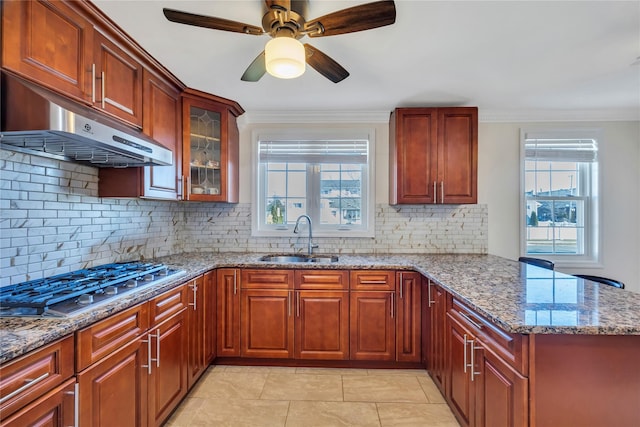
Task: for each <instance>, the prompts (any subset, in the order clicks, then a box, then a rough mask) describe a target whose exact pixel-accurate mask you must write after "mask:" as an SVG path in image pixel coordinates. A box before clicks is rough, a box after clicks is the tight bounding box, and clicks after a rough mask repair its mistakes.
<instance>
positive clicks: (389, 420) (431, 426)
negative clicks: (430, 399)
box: [377, 403, 460, 427]
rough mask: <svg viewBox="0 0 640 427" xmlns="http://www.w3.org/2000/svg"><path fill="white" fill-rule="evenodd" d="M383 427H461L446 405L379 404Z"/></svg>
mask: <svg viewBox="0 0 640 427" xmlns="http://www.w3.org/2000/svg"><path fill="white" fill-rule="evenodd" d="M377 407H378V414H379V415H380V424H381V425H382V427H396V426H409V427H416V426H420V427H459V426H460V425H459V424H458V422H457V421H456V419H455V417H454V416H453V413H451V410H450V409H449V407H448V406H447V405H446V404H439V403H435V404H434V403H427V404H407V403H378V404H377Z"/></svg>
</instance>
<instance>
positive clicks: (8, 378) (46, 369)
mask: <svg viewBox="0 0 640 427" xmlns="http://www.w3.org/2000/svg"><path fill="white" fill-rule="evenodd" d="M73 347H74V342H73V335H69V336H68V337H66V338H63V339H61V340H60V341H56V342H54V343H51V344H49V345H47V346H45V347H42V348H40V349H38V350H35V351H33V352H31V353H28V354H26V355H24V356H22V357H20V358H19V359H17V360H14V361H11V362H9V363H7V364H6V365H3V366H1V367H0V396H2V397H0V419H5V418H6V417H8V416H9V415H11V414H12V413H14V412H16V411H17V410H18V409H20V408H22V407H24V406H25V405H27V404H28V403H30V402H31V401H33V400H35V399H36V398H38V397H39V396H41V395H42V394H44V393H45V392H48V391H49V390H51V389H53V388H54V387H56V386H57V385H59V384H62V382H63V381H65V380H66V379H68V378H71V376H73Z"/></svg>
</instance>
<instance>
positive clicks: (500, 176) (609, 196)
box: [478, 121, 640, 292]
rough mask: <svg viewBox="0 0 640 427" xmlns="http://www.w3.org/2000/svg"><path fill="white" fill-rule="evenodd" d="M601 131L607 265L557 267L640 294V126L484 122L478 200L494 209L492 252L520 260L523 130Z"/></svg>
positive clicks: (633, 123)
mask: <svg viewBox="0 0 640 427" xmlns="http://www.w3.org/2000/svg"><path fill="white" fill-rule="evenodd" d="M533 127H536V128H556V129H557V128H581V127H589V128H602V129H603V132H604V135H603V140H602V141H601V142H600V144H599V146H598V158H599V169H600V178H601V181H600V183H601V191H600V194H601V200H602V211H601V214H602V215H601V227H602V228H601V231H602V259H601V261H602V266H601V267H599V268H592V269H576V268H562V267H560V268H558V270H560V271H564V272H568V273H584V274H594V275H599V276H606V277H612V278H615V279H619V280H622V281H623V282H624V283H625V284H626V286H627V289H630V290H634V291H636V292H640V267H639V266H640V262H638V260H639V259H640V258H639V257H640V227H639V222H640V193H639V192H638V183H639V182H640V122H638V121H620V122H544V123H543V122H536V123H534V122H520V123H487V122H484V123H482V122H481V123H480V129H479V159H478V163H479V166H478V192H479V195H478V202H479V203H484V204H486V205H487V206H488V207H489V253H491V254H495V255H499V256H503V257H506V258H511V259H515V258H517V257H518V254H519V250H520V248H519V236H520V224H519V220H520V210H519V209H520V145H519V144H520V129H521V128H527V129H530V128H533Z"/></svg>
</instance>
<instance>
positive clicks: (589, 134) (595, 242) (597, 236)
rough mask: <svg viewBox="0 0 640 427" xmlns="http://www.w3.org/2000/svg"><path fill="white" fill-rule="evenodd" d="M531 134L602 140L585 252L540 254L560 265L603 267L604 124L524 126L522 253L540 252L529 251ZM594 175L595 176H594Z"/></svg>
mask: <svg viewBox="0 0 640 427" xmlns="http://www.w3.org/2000/svg"><path fill="white" fill-rule="evenodd" d="M527 134H535V135H536V136H537V137H538V138H549V139H553V138H556V139H557V138H559V137H566V138H575V139H580V138H593V139H595V140H596V141H597V143H598V147H599V149H598V160H597V162H596V165H597V166H596V171H595V173H596V174H597V178H596V186H597V188H595V189H593V188H592V194H591V196H590V200H591V206H590V207H589V211H590V213H591V215H590V216H591V218H589V224H585V234H586V233H588V234H589V237H588V238H587V244H586V245H585V254H584V255H570V254H566V255H564V254H562V255H560V254H540V255H539V257H540V258H544V259H548V260H550V261H553V262H554V264H555V266H556V267H559V268H603V263H602V233H603V230H602V229H603V221H602V206H603V195H602V188H603V187H602V176H603V173H602V163H603V155H602V152H603V151H604V150H602V146H603V130H602V129H600V128H573V129H553V128H544V129H539V128H530V129H529V128H527V129H524V128H523V129H520V165H519V168H520V209H519V210H518V211H519V213H520V256H529V257H531V256H533V257H535V256H537V255H536V254H528V253H527V244H526V238H527V222H526V215H527V211H526V209H527V207H526V198H525V195H524V193H525V192H524V190H525V167H524V164H525V149H524V145H525V138H526V135H527ZM591 179H593V178H591Z"/></svg>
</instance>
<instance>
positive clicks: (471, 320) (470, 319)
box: [458, 310, 482, 329]
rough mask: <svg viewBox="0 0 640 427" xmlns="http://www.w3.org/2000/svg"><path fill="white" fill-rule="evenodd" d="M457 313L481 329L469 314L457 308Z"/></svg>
mask: <svg viewBox="0 0 640 427" xmlns="http://www.w3.org/2000/svg"><path fill="white" fill-rule="evenodd" d="M458 314H459V315H460V316H462V317H464V318H465V319H467V320H468V321H469V322H470V323H471V324H472V325H473V326H475V327H476V328H478V329H482V325H481V324H480V323H478V322H476V321H475V320H473V319H472V318H471V316H469V315H468V314H467V313H463V312H462V311H459V310H458Z"/></svg>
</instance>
